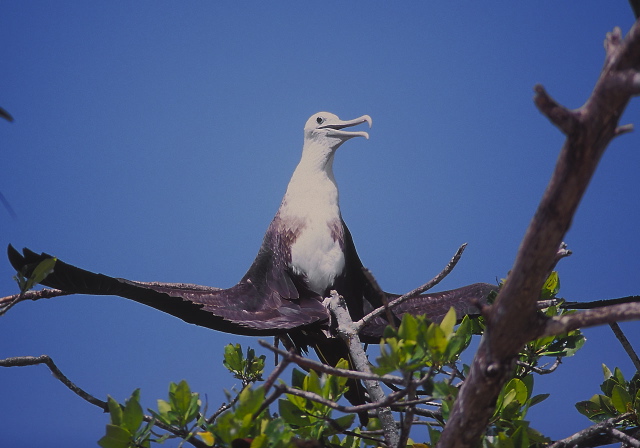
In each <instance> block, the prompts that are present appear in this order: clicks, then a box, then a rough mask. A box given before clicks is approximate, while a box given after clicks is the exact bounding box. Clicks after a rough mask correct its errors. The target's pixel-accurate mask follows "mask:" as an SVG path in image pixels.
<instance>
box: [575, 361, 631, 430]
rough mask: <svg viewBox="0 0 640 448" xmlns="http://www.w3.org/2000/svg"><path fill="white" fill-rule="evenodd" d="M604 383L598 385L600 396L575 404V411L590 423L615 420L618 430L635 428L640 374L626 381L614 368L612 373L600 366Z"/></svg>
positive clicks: (618, 370)
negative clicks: (585, 417) (600, 391)
mask: <svg viewBox="0 0 640 448" xmlns="http://www.w3.org/2000/svg"><path fill="white" fill-rule="evenodd" d="M602 370H603V372H604V382H603V383H602V384H601V385H600V390H602V392H603V393H602V394H596V395H594V396H593V397H591V398H590V399H589V400H587V401H580V402H578V403H576V409H577V410H578V412H580V413H581V414H583V415H585V416H587V417H588V418H589V419H590V420H591V421H594V422H602V421H604V420H607V419H615V424H616V425H617V426H618V427H620V428H629V427H636V426H638V423H639V422H640V420H639V417H640V373H639V372H636V374H635V375H634V376H633V378H631V381H626V380H625V379H624V376H623V375H622V371H621V370H620V369H619V368H618V367H616V368H615V369H614V370H613V372H611V370H610V369H609V368H608V367H607V366H606V365H604V364H603V365H602Z"/></svg>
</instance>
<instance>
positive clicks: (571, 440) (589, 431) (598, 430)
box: [547, 413, 631, 448]
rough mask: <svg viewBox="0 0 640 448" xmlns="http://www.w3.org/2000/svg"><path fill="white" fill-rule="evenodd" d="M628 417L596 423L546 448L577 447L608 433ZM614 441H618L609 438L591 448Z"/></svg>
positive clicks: (622, 416)
mask: <svg viewBox="0 0 640 448" xmlns="http://www.w3.org/2000/svg"><path fill="white" fill-rule="evenodd" d="M629 417H631V413H628V414H623V415H619V416H617V417H613V418H609V419H607V420H605V421H602V422H599V423H596V424H595V425H592V426H589V427H588V428H585V429H583V430H581V431H578V432H577V433H575V434H573V435H572V436H569V437H567V438H565V439H562V440H557V441H555V442H554V443H552V444H551V445H548V446H547V448H565V447H567V448H568V447H574V446H578V444H583V443H585V442H587V441H590V440H592V439H594V438H599V437H600V436H601V434H603V433H609V431H610V430H611V429H614V427H615V425H616V424H617V423H618V422H619V421H621V420H624V419H625V418H629ZM616 440H618V441H619V440H620V439H619V438H614V437H609V438H608V439H607V440H605V441H602V442H599V443H597V444H594V445H593V446H598V445H606V444H607V443H614V442H615V441H616Z"/></svg>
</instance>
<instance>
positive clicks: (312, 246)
mask: <svg viewBox="0 0 640 448" xmlns="http://www.w3.org/2000/svg"><path fill="white" fill-rule="evenodd" d="M362 123H368V124H369V125H371V118H370V117H369V116H368V115H364V116H362V117H360V118H357V119H355V120H350V121H342V120H340V119H339V118H338V117H337V116H336V115H333V114H330V113H327V112H321V113H318V114H314V115H313V116H312V117H311V118H309V120H308V121H307V123H306V125H305V128H304V145H303V150H302V157H301V159H300V162H299V164H298V166H297V167H296V169H295V171H294V173H293V175H292V177H291V180H290V182H289V185H288V187H287V190H286V193H285V195H284V198H283V200H282V203H281V205H280V208H279V210H278V211H277V213H276V215H275V217H274V219H273V221H272V222H271V224H270V225H269V227H268V229H267V232H266V234H265V236H264V239H263V242H262V245H261V247H260V250H259V251H258V254H257V256H256V258H255V260H254V262H253V263H252V265H251V266H250V268H249V269H248V271H247V273H246V274H245V275H244V276H243V278H242V279H241V280H240V281H239V282H238V283H237V284H236V285H235V286H233V287H231V288H229V289H218V288H213V287H206V286H198V285H184V284H179V285H178V284H171V283H142V282H135V281H131V280H125V279H119V278H113V277H109V276H105V275H102V274H95V273H92V272H89V271H85V270H82V269H79V268H76V267H74V266H71V265H68V264H66V263H63V262H61V261H59V260H58V261H57V262H56V264H55V267H54V272H53V273H52V274H50V275H49V276H48V277H47V278H46V279H45V280H44V281H42V284H44V285H46V286H50V287H54V288H58V289H61V290H64V291H68V292H69V293H80V294H96V295H118V296H122V297H126V298H129V299H132V300H135V301H137V302H139V303H143V304H146V305H149V306H151V307H154V308H156V309H159V310H162V311H165V312H167V313H169V314H172V315H174V316H177V317H180V318H181V319H183V320H185V321H187V322H190V323H194V324H197V325H201V326H205V327H208V328H212V329H216V330H220V331H225V332H229V333H236V334H246V335H275V336H280V337H284V338H286V339H287V340H288V341H289V342H290V343H291V344H292V345H293V346H295V347H297V348H298V349H299V350H304V349H306V347H307V346H308V345H311V346H313V347H314V348H316V351H318V354H319V356H320V357H321V359H323V361H326V362H328V363H331V364H335V363H336V362H337V361H338V360H339V359H340V358H341V357H347V356H348V351H347V349H346V345H344V344H343V343H342V342H341V341H339V340H337V339H333V338H330V337H329V338H328V337H327V332H328V330H330V329H329V327H328V323H329V320H330V319H329V312H328V311H327V309H326V308H325V307H324V305H323V304H322V301H323V299H324V298H325V297H326V296H327V295H328V293H329V291H330V290H333V289H335V290H337V291H338V293H339V294H341V295H342V296H343V297H345V300H346V302H347V306H348V308H349V312H350V314H351V316H352V318H353V319H354V320H356V319H359V318H361V317H362V316H363V315H364V314H365V313H366V312H368V311H369V310H371V309H373V308H375V307H378V306H381V305H382V300H381V298H380V292H379V291H378V290H376V288H374V287H373V285H371V284H370V281H369V280H368V278H367V277H366V275H365V274H364V272H363V266H362V262H361V261H360V258H359V257H358V254H357V252H356V249H355V246H354V244H353V240H352V238H351V234H350V232H349V229H348V228H347V226H346V225H345V223H344V221H343V219H342V216H341V213H340V205H339V194H338V187H337V184H336V180H335V178H334V175H333V161H334V156H335V153H336V150H337V149H338V147H339V146H340V145H342V144H343V143H344V142H345V141H347V140H349V139H351V138H353V137H365V138H368V134H367V133H366V132H361V131H360V132H349V131H346V130H344V129H345V128H347V127H351V126H355V125H358V124H362ZM48 257H50V256H48V255H46V254H41V255H38V254H36V253H34V252H31V251H29V250H28V249H25V251H24V253H23V254H20V253H18V252H17V251H16V250H15V249H13V247H11V246H9V259H10V261H11V263H12V264H13V266H14V267H15V268H16V270H18V271H21V272H22V273H23V274H25V275H29V274H30V272H32V271H33V269H34V268H35V266H36V265H37V264H38V263H39V262H40V261H42V260H43V259H45V258H48ZM493 289H495V288H494V287H493V286H491V285H488V284H483V283H478V284H474V285H469V286H466V287H463V288H459V289H456V290H451V291H444V292H441V293H435V294H425V295H422V296H418V297H415V298H413V299H411V300H409V301H407V302H404V304H403V305H401V306H399V307H397V308H395V309H393V310H392V313H393V315H394V317H395V318H399V317H401V316H402V314H403V313H405V312H411V313H412V314H427V315H428V316H429V317H431V318H432V319H434V320H439V319H440V318H442V316H444V314H445V313H446V312H447V311H448V309H449V307H451V306H453V307H454V308H456V310H457V311H458V313H459V315H461V314H470V313H475V312H477V305H478V304H479V303H482V302H483V301H484V300H485V299H486V296H487V294H488V293H489V292H490V291H492V290H493ZM383 294H386V295H387V297H388V299H392V298H394V297H397V295H393V294H389V293H383ZM387 323H388V322H387V321H386V318H385V317H382V316H381V317H378V318H376V319H374V320H373V321H371V322H370V323H369V325H368V326H366V327H365V328H364V329H363V330H362V332H361V339H362V340H363V341H365V342H373V343H376V342H378V341H379V340H380V337H381V336H382V331H383V329H384V327H385V326H386V325H387ZM336 347H337V348H336ZM352 384H353V383H352ZM354 392H355V391H352V394H351V397H350V399H351V401H353V402H362V400H363V397H362V396H361V394H360V393H358V394H356V395H358V396H355V395H354ZM348 398H349V397H348Z"/></svg>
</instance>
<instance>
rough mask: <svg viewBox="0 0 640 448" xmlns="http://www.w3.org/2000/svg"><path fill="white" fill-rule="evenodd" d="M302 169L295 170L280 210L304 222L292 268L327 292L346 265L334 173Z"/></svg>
mask: <svg viewBox="0 0 640 448" xmlns="http://www.w3.org/2000/svg"><path fill="white" fill-rule="evenodd" d="M300 171H301V170H300ZM300 171H299V170H296V173H294V176H293V177H292V179H291V182H290V183H289V187H288V188H287V193H286V194H285V197H284V200H283V202H282V206H281V208H280V211H279V213H280V216H281V218H283V219H285V220H287V219H291V220H292V221H295V222H298V223H300V224H301V226H300V233H299V234H298V235H297V238H296V240H295V242H294V243H293V245H292V247H291V263H290V266H291V268H292V269H293V271H294V272H296V273H297V274H302V275H304V276H305V277H306V278H307V282H308V285H309V288H310V289H311V290H312V291H315V292H317V293H318V294H324V293H325V291H326V289H327V288H328V287H330V286H331V285H332V284H333V281H334V280H335V278H336V277H337V276H338V275H340V274H341V273H342V271H343V270H344V264H345V260H344V253H343V252H342V248H341V247H340V239H342V236H343V235H342V234H343V232H342V219H341V217H340V207H339V205H338V188H337V186H336V184H335V180H334V179H333V174H332V173H331V172H328V173H327V172H320V173H317V172H315V173H313V174H311V173H309V172H306V173H303V172H300Z"/></svg>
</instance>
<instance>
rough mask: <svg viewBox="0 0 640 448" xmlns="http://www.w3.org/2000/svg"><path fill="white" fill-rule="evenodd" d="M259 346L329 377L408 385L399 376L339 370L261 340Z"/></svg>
mask: <svg viewBox="0 0 640 448" xmlns="http://www.w3.org/2000/svg"><path fill="white" fill-rule="evenodd" d="M258 344H260V345H261V346H263V347H264V348H266V349H269V350H271V351H272V352H274V353H277V354H278V355H279V356H282V358H283V359H284V360H286V361H288V362H293V363H295V364H297V365H299V366H300V367H302V368H305V369H313V370H315V371H316V372H321V373H327V374H329V375H335V376H343V377H346V378H353V379H356V380H363V381H365V380H372V381H382V382H385V383H391V384H398V385H400V386H404V385H405V384H406V381H405V380H404V379H403V378H401V377H399V376H394V375H376V374H374V373H366V372H359V371H355V370H348V369H338V368H336V367H332V366H328V365H326V364H322V363H320V362H317V361H313V360H311V359H309V358H305V357H303V356H300V355H298V354H296V353H293V352H286V351H284V350H281V349H279V348H277V347H275V346H273V345H271V344H269V343H268V342H265V341H263V340H261V339H260V340H258Z"/></svg>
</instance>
